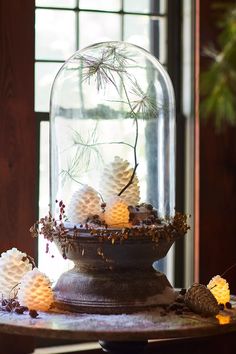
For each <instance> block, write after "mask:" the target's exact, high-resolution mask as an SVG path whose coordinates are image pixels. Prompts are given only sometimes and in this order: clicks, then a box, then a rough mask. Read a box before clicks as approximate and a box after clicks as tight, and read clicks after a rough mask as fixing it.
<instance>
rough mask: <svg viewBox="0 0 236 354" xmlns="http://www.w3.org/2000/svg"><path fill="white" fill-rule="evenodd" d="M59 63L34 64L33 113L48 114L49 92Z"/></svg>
mask: <svg viewBox="0 0 236 354" xmlns="http://www.w3.org/2000/svg"><path fill="white" fill-rule="evenodd" d="M61 66H62V64H61V63H36V64H35V111H36V112H48V111H49V98H50V90H51V86H52V83H53V80H54V78H55V76H56V73H57V72H58V70H59V69H60V67H61Z"/></svg>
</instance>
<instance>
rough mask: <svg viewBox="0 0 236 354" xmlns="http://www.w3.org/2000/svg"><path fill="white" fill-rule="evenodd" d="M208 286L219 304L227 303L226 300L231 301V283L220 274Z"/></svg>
mask: <svg viewBox="0 0 236 354" xmlns="http://www.w3.org/2000/svg"><path fill="white" fill-rule="evenodd" d="M207 287H208V289H209V290H210V291H211V293H212V294H213V295H214V297H215V298H216V300H217V301H218V304H224V305H225V304H226V302H229V301H230V290H229V284H228V283H227V281H226V280H225V279H224V278H222V277H221V276H220V275H216V276H215V277H213V278H212V279H211V280H210V282H209V283H208V285H207Z"/></svg>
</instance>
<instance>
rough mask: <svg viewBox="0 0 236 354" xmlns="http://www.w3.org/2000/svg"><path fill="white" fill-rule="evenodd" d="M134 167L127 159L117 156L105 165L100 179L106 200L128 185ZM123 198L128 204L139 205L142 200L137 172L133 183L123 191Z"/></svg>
mask: <svg viewBox="0 0 236 354" xmlns="http://www.w3.org/2000/svg"><path fill="white" fill-rule="evenodd" d="M133 171H134V169H133V168H132V167H131V165H130V164H129V162H128V161H127V160H123V159H122V158H120V157H119V156H115V158H114V161H113V162H112V163H110V164H108V165H106V166H105V167H104V171H103V174H102V176H101V181H100V191H101V193H102V196H103V199H104V200H105V202H107V200H108V199H109V198H110V197H112V196H114V195H118V193H119V192H120V191H121V190H122V189H123V188H124V187H125V186H126V185H127V183H128V182H129V181H130V178H131V176H132V174H133ZM122 199H123V200H124V201H125V202H126V203H127V204H128V205H137V204H138V203H139V200H140V191H139V181H138V177H137V175H136V174H135V175H134V178H133V181H132V184H131V185H130V186H129V187H128V188H127V189H126V190H125V191H124V192H123V193H122Z"/></svg>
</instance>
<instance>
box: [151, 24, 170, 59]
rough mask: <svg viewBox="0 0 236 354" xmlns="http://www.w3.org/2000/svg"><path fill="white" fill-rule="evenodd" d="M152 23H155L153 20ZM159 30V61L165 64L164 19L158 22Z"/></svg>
mask: <svg viewBox="0 0 236 354" xmlns="http://www.w3.org/2000/svg"><path fill="white" fill-rule="evenodd" d="M153 21H157V20H155V19H153ZM159 28H160V35H159V40H160V44H159V46H160V53H159V60H160V62H161V63H162V64H164V63H166V60H167V58H166V54H167V34H166V19H165V18H162V19H161V20H159Z"/></svg>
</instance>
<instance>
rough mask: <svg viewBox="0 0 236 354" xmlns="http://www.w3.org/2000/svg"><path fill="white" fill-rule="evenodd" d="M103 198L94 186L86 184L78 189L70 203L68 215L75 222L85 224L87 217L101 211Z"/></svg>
mask: <svg viewBox="0 0 236 354" xmlns="http://www.w3.org/2000/svg"><path fill="white" fill-rule="evenodd" d="M100 205H101V198H100V196H99V195H98V193H97V192H96V191H95V189H93V188H92V187H90V186H88V185H84V186H83V187H82V188H81V189H79V190H78V191H76V192H75V193H74V194H73V196H72V198H71V200H70V202H69V205H68V210H67V217H68V219H69V221H71V222H73V223H75V224H83V223H85V222H86V220H87V218H88V217H90V216H93V215H99V214H100V213H101V207H100Z"/></svg>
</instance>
